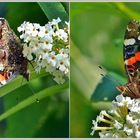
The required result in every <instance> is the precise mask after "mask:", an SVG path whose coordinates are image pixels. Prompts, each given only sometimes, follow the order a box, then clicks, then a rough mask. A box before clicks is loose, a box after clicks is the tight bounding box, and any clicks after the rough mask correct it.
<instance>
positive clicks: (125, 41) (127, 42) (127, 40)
mask: <svg viewBox="0 0 140 140" xmlns="http://www.w3.org/2000/svg"><path fill="white" fill-rule="evenodd" d="M135 42H136V41H135V39H134V38H130V39H125V40H124V45H125V46H128V45H134V43H135Z"/></svg>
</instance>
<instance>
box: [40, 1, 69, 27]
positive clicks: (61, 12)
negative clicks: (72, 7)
mask: <svg viewBox="0 0 140 140" xmlns="http://www.w3.org/2000/svg"><path fill="white" fill-rule="evenodd" d="M38 4H39V5H40V7H41V9H42V10H43V11H44V13H45V15H46V16H47V17H48V19H49V20H52V19H56V18H58V17H59V18H60V19H61V20H62V22H63V24H64V21H68V20H69V16H68V14H67V12H66V10H65V8H64V6H63V5H62V4H61V3H60V2H55V3H54V2H45V3H44V2H39V3H38Z"/></svg>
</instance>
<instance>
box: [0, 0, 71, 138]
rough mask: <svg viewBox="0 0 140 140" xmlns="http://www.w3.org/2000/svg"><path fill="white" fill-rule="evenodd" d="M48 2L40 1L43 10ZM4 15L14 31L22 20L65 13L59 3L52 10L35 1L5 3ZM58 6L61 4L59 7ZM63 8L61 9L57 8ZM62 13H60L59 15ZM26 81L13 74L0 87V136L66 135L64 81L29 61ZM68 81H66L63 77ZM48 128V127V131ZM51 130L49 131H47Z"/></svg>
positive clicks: (41, 20)
mask: <svg viewBox="0 0 140 140" xmlns="http://www.w3.org/2000/svg"><path fill="white" fill-rule="evenodd" d="M50 4H51V3H49V2H48V3H42V4H41V5H42V6H43V7H44V6H45V7H44V10H45V11H46V9H47V10H48V9H49V6H47V5H50ZM5 5H6V6H7V13H6V17H5V18H6V19H7V20H8V22H9V24H10V27H11V28H12V29H13V30H14V31H15V32H16V34H17V35H19V34H18V33H17V27H18V26H20V25H21V23H23V22H24V21H30V22H33V23H40V24H41V25H44V24H46V23H47V22H48V20H51V19H53V18H54V17H55V14H56V12H55V11H57V13H58V14H57V16H59V17H62V19H65V17H68V15H67V13H66V11H65V9H64V7H63V5H62V4H61V3H59V2H58V3H57V4H54V5H55V6H54V7H53V5H52V7H53V11H54V12H52V13H50V12H48V13H47V14H46V13H44V10H42V8H40V6H39V4H38V3H35V2H34V3H17V2H16V3H10V2H9V3H5ZM60 6H61V8H60ZM61 9H63V13H62V12H61ZM61 14H63V15H61ZM29 70H30V81H29V82H27V81H26V80H25V79H23V77H22V76H17V77H16V78H15V79H14V80H13V81H11V82H10V83H8V84H7V85H5V86H3V87H2V88H0V97H2V101H1V104H3V105H4V107H3V108H2V110H1V112H2V111H3V113H2V114H1V115H0V120H1V122H0V123H1V124H2V125H1V126H0V130H2V129H4V130H3V131H2V133H1V134H0V137H13V138H14V137H23V138H24V137H68V133H69V126H68V123H69V121H68V120H69V115H68V112H69V111H68V110H69V103H68V90H67V89H68V88H69V85H68V83H66V84H63V85H57V84H56V83H55V82H54V81H53V77H52V76H50V75H49V74H48V73H46V72H45V70H42V71H41V72H40V74H36V73H35V71H34V68H32V66H30V65H29ZM67 82H68V81H67ZM49 130H50V131H49ZM51 130H52V131H51Z"/></svg>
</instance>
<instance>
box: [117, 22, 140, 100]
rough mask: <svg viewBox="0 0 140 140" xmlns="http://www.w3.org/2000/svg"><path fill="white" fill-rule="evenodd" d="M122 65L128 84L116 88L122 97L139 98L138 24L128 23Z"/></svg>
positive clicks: (139, 34)
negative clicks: (123, 64) (123, 65)
mask: <svg viewBox="0 0 140 140" xmlns="http://www.w3.org/2000/svg"><path fill="white" fill-rule="evenodd" d="M123 54H124V63H125V69H126V72H127V75H128V79H129V82H128V83H127V84H126V85H122V86H118V87H117V89H118V90H119V91H121V92H122V94H123V95H126V96H129V97H132V98H140V23H139V22H137V21H134V20H133V21H130V22H129V23H128V25H127V29H126V33H125V37H124V53H123Z"/></svg>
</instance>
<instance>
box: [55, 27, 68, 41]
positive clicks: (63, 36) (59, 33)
mask: <svg viewBox="0 0 140 140" xmlns="http://www.w3.org/2000/svg"><path fill="white" fill-rule="evenodd" d="M55 36H58V38H59V39H61V40H64V42H67V39H68V34H67V33H66V32H65V31H64V30H63V29H59V30H57V31H56V32H55Z"/></svg>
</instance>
